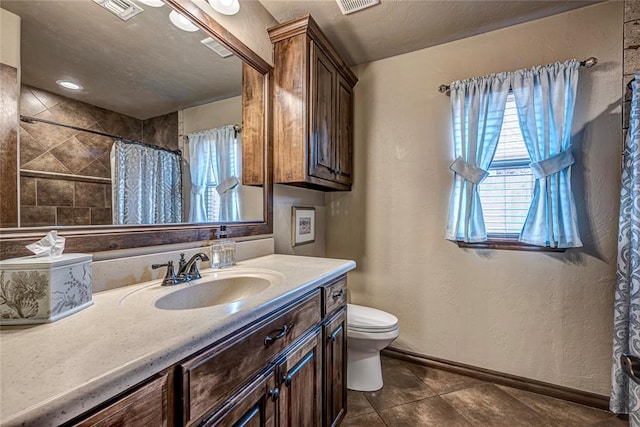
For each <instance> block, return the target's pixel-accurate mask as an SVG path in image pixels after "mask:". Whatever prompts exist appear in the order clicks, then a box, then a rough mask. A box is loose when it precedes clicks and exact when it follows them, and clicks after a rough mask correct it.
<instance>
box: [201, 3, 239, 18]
mask: <svg viewBox="0 0 640 427" xmlns="http://www.w3.org/2000/svg"><path fill="white" fill-rule="evenodd" d="M207 1H208V2H209V4H210V5H211V7H212V8H213V10H215V11H216V12H220V13H222V14H223V15H235V14H236V13H238V11H239V10H240V2H239V1H238V0H207Z"/></svg>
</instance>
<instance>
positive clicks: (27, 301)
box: [0, 253, 93, 325]
mask: <svg viewBox="0 0 640 427" xmlns="http://www.w3.org/2000/svg"><path fill="white" fill-rule="evenodd" d="M92 258H93V256H92V255H90V254H72V253H68V254H62V255H61V256H58V257H54V258H49V257H34V256H29V257H22V258H12V259H6V260H2V261H0V324H3V325H28V324H34V323H49V322H54V321H56V320H58V319H61V318H63V317H66V316H68V315H70V314H73V313H75V312H77V311H80V310H82V309H83V308H87V307H89V306H90V305H91V304H93V301H92V299H91V295H92V294H91V260H92Z"/></svg>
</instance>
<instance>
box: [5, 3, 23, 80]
mask: <svg viewBox="0 0 640 427" xmlns="http://www.w3.org/2000/svg"><path fill="white" fill-rule="evenodd" d="M0 63H2V64H7V65H10V66H12V67H13V68H18V69H20V17H19V16H18V15H15V14H13V13H11V12H8V11H6V10H4V9H0Z"/></svg>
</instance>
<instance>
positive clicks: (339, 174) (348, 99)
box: [335, 75, 353, 185]
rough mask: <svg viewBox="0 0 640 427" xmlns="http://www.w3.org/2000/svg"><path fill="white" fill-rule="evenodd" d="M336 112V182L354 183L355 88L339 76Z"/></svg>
mask: <svg viewBox="0 0 640 427" xmlns="http://www.w3.org/2000/svg"><path fill="white" fill-rule="evenodd" d="M336 93H337V95H336V96H337V100H336V101H337V102H336V106H337V110H336V147H335V148H336V178H335V179H336V181H338V182H339V183H341V184H346V185H351V183H352V181H353V88H352V87H351V86H350V85H349V83H347V81H346V80H345V79H344V78H343V77H342V76H340V75H338V88H337V91H336Z"/></svg>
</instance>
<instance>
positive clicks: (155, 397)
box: [72, 374, 169, 427]
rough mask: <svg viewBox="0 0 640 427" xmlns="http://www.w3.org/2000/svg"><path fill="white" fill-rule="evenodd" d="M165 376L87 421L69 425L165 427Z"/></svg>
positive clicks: (167, 412) (124, 397)
mask: <svg viewBox="0 0 640 427" xmlns="http://www.w3.org/2000/svg"><path fill="white" fill-rule="evenodd" d="M167 378H168V376H167V374H164V375H162V376H160V377H158V378H156V379H154V380H152V381H150V382H148V383H146V384H145V385H143V386H141V387H138V388H137V389H135V390H134V391H130V392H126V393H125V395H124V396H123V397H120V398H118V399H117V400H116V401H115V402H113V403H112V404H110V405H109V406H107V407H106V408H104V409H101V410H100V411H98V412H97V413H95V414H93V415H92V416H90V417H89V418H86V419H84V420H83V421H81V422H79V423H77V424H76V423H73V424H72V425H74V426H77V427H90V426H91V427H107V426H115V425H117V426H122V427H128V426H131V427H135V426H142V425H145V426H167V423H168V421H167V418H168V415H169V409H168V398H167V394H168V390H167V384H168V381H167Z"/></svg>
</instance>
